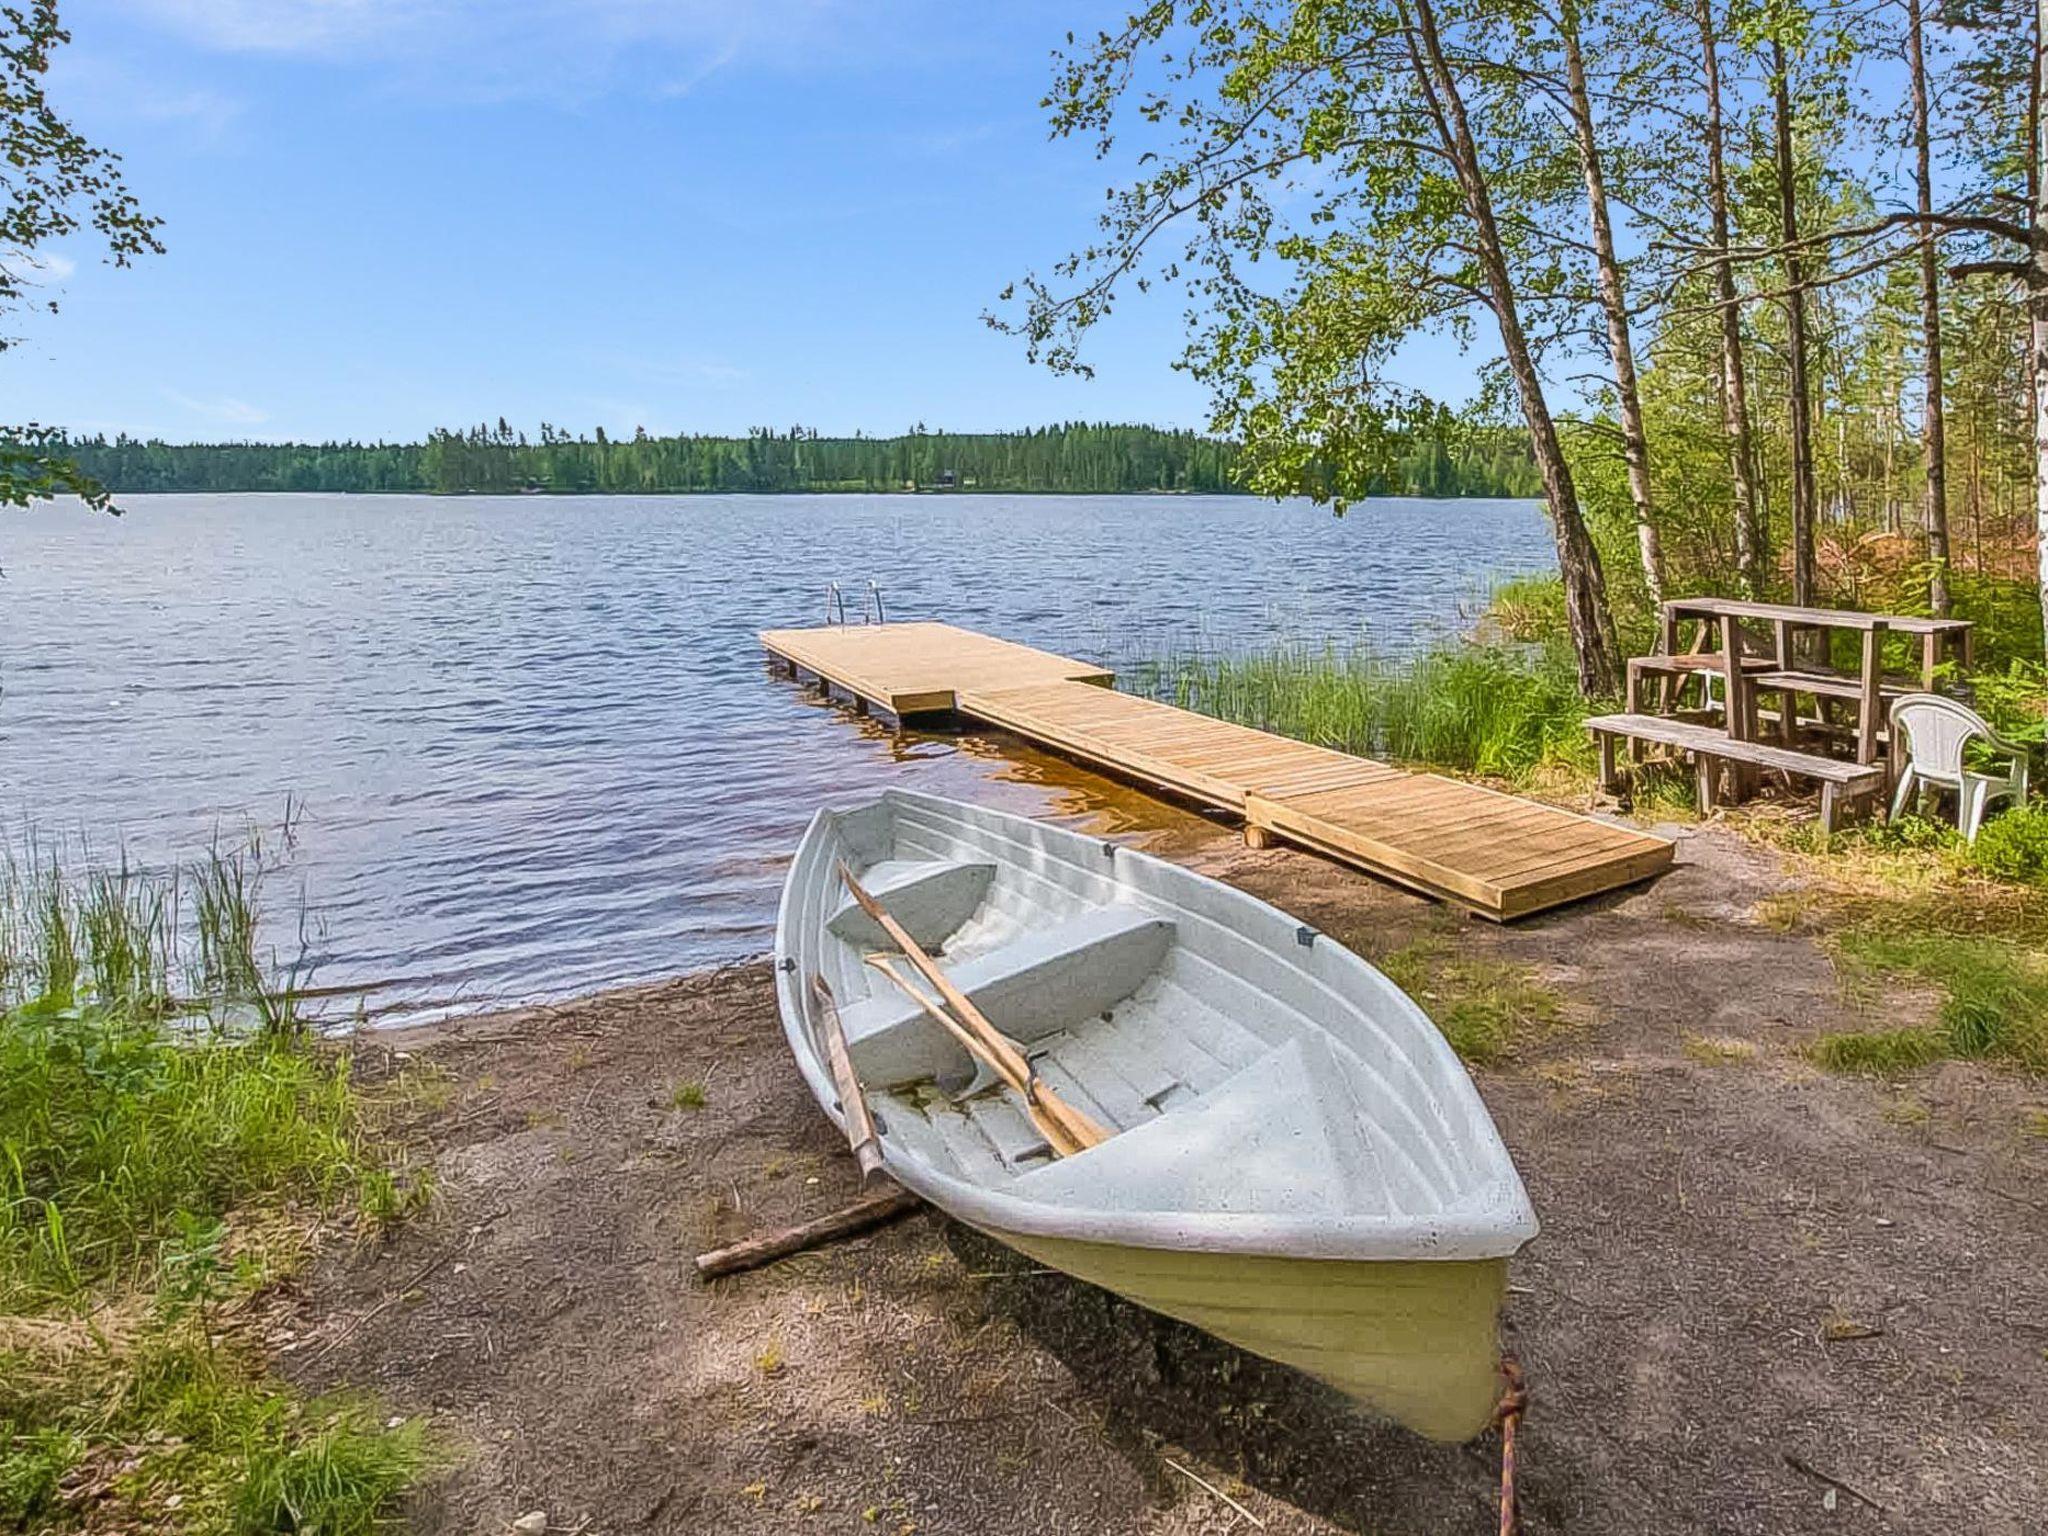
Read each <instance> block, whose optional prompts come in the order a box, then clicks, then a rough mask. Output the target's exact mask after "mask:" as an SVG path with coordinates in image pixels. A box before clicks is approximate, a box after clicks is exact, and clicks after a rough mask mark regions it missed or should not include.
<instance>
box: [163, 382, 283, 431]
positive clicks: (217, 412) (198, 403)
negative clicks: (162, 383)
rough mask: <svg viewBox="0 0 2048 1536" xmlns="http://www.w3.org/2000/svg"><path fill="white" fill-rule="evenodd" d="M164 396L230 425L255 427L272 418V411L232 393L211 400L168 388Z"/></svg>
mask: <svg viewBox="0 0 2048 1536" xmlns="http://www.w3.org/2000/svg"><path fill="white" fill-rule="evenodd" d="M164 398H165V399H166V400H168V401H170V402H171V404H173V405H175V406H178V407H179V408H180V409H182V410H185V411H189V412H190V413H191V414H192V415H194V416H200V417H204V418H205V419H206V420H208V421H217V422H220V423H222V424H223V425H225V426H230V427H254V426H260V425H261V424H262V423H264V422H266V421H268V420H270V412H268V411H266V410H264V409H262V408H261V407H260V406H254V405H251V404H249V402H248V401H246V400H237V399H235V397H234V396H232V395H221V396H218V397H216V398H214V399H211V400H202V399H198V398H196V397H194V396H192V395H187V394H181V393H179V392H178V391H177V390H175V389H166V390H165V391H164Z"/></svg>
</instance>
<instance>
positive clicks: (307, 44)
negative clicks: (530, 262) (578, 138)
mask: <svg viewBox="0 0 2048 1536" xmlns="http://www.w3.org/2000/svg"><path fill="white" fill-rule="evenodd" d="M126 3H127V5H128V6H129V8H130V9H131V10H133V11H135V12H138V13H140V14H141V15H143V16H144V17H146V18H148V19H149V20H151V21H153V22H155V23H156V24H157V25H158V26H160V27H162V28H163V29H165V30H167V31H169V32H172V33H174V34H176V35H178V36H180V37H183V38H185V39H186V40H188V41H190V42H193V43H196V44H198V45H199V46H201V47H204V48H208V49H212V50H215V51H218V52H224V53H260V54H273V55H280V56H289V57H296V58H304V59H309V60H317V61H321V62H329V63H376V64H378V65H381V66H383V67H384V68H386V69H387V70H388V71H389V72H390V73H391V75H392V76H393V77H395V78H396V79H398V80H399V81H400V82H401V83H403V84H405V85H407V86H408V87H411V88H414V89H424V90H430V91H432V92H433V93H434V94H437V95H440V96H445V97H453V98H457V99H466V100H475V99H484V100H498V99H505V98H513V97H536V96H537V97H550V98H567V99H574V98H578V97H582V96H586V95H588V94H590V93H591V92H592V91H594V90H596V89H599V88H601V87H604V86H607V85H609V84H611V83H613V82H614V81H615V80H616V79H617V78H618V77H620V76H622V75H630V76H632V77H633V78H635V79H637V80H638V81H639V82H640V84H641V85H642V86H643V88H644V89H646V90H648V91H649V92H650V93H652V94H655V95H662V96H681V95H686V94H688V93H689V92H690V91H692V90H694V89H695V88H696V87H697V86H699V85H701V84H702V83H703V82H704V81H705V80H706V79H708V78H709V77H710V76H712V75H713V74H716V73H717V72H718V71H719V70H721V69H724V68H725V67H726V66H728V65H729V64H731V63H733V62H734V61H735V60H737V59H740V58H742V57H744V56H750V55H751V56H754V57H758V58H762V59H765V60H767V61H769V62H780V61H784V60H788V59H803V58H813V57H819V56H822V55H824V54H825V53H826V50H827V49H828V47H839V46H843V45H844V43H845V42H846V40H847V38H846V37H845V36H835V37H834V39H833V40H832V42H831V43H830V44H828V43H827V41H826V40H825V38H824V37H823V36H822V35H821V34H823V33H824V32H826V31H828V30H829V31H831V32H833V33H835V34H838V33H840V31H841V28H840V27H839V26H838V25H837V23H838V22H839V21H840V20H841V19H842V18H843V16H844V8H845V0H126ZM846 30H847V32H848V33H849V34H850V31H851V29H846ZM868 30H869V32H870V33H871V32H872V30H873V29H872V28H871V27H870V28H869V29H868Z"/></svg>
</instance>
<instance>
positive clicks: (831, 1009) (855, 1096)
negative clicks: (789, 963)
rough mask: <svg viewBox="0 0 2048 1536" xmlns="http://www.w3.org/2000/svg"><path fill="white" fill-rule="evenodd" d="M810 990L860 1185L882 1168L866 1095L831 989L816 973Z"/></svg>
mask: <svg viewBox="0 0 2048 1536" xmlns="http://www.w3.org/2000/svg"><path fill="white" fill-rule="evenodd" d="M811 988H812V990H813V991H815V992H816V993H817V994H818V1006H819V1009H820V1011H821V1014H822V1017H823V1021H824V1029H823V1031H822V1033H823V1034H824V1036H825V1060H826V1062H827V1064H828V1065H830V1067H831V1068H832V1082H833V1084H834V1086H835V1087H837V1088H838V1090H839V1112H840V1114H842V1115H843V1116H844V1117H845V1119H846V1144H847V1145H848V1146H850V1147H852V1148H853V1158H854V1161H855V1162H857V1163H859V1164H860V1176H861V1180H862V1182H866V1181H867V1180H868V1179H871V1178H873V1177H874V1175H875V1173H876V1172H877V1171H878V1170H879V1169H880V1168H881V1166H882V1141H881V1138H880V1137H879V1136H877V1135H876V1134H875V1117H874V1116H873V1115H871V1114H870V1113H868V1101H867V1095H865V1094H864V1093H862V1092H861V1089H860V1078H859V1076H858V1075H856V1074H855V1072H854V1070H853V1057H852V1056H850V1055H849V1054H848V1053H847V1049H846V1030H845V1028H844V1027H843V1026H842V1025H841V1024H840V1022H839V1004H838V1002H837V1000H836V999H834V998H833V996H832V989H831V987H829V986H827V985H826V984H825V978H824V977H823V976H821V975H819V974H817V973H816V972H813V973H812V974H811Z"/></svg>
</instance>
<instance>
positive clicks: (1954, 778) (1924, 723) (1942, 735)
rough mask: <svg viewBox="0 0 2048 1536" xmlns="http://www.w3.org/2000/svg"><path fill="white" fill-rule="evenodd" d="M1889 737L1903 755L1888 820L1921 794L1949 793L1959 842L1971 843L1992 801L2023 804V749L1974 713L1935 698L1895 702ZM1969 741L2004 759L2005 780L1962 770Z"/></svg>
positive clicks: (1906, 698) (1925, 696)
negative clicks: (1952, 794) (1902, 748)
mask: <svg viewBox="0 0 2048 1536" xmlns="http://www.w3.org/2000/svg"><path fill="white" fill-rule="evenodd" d="M1892 731H1893V732H1894V734H1895V735H1896V736H1897V737H1898V738H1900V739H1901V740H1903V741H1904V743H1905V747H1906V752H1907V760H1906V767H1905V770H1904V771H1903V772H1902V773H1900V775H1899V789H1898V793H1897V794H1896V795H1894V796H1893V797H1892V815H1894V816H1897V815H1899V814H1900V813H1901V812H1902V811H1904V810H1905V809H1906V807H1907V806H1908V805H1910V804H1912V803H1913V801H1914V799H1915V798H1916V797H1917V796H1918V795H1919V793H1920V791H1921V790H1923V789H1926V788H1929V787H1933V788H1939V789H1952V790H1954V791H1955V792H1956V822H1957V825H1958V826H1959V827H1961V829H1962V833H1963V840H1964V841H1965V842H1975V841H1976V840H1977V829H1978V828H1979V827H1981V826H1983V825H1984V811H1985V808H1986V807H1987V806H1989V805H1990V804H1991V802H1992V801H1994V800H2006V799H2010V800H2011V801H2012V802H2013V804H2015V805H2023V804H2025V803H2026V798H2027V749H2026V748H2025V747H2022V746H2018V745H2016V744H2015V743H2013V742H2010V741H2007V740H2006V739H2005V738H2004V737H2003V736H2001V735H1999V734H1998V732H1996V731H1994V730H1993V729H1992V728H1991V725H1990V723H1989V722H1988V721H1986V720H1985V718H1984V717H1983V716H1982V715H1980V714H1978V713H1977V712H1976V711H1975V710H1974V709H1970V708H1968V707H1967V706H1965V705H1962V704H1958V703H1957V702H1956V701H1955V700H1954V699H1950V698H1944V697H1943V696H1942V695H1940V694H1938V693H1909V694H1905V695H1903V696H1902V697H1900V698H1898V699H1897V700H1895V701H1893V704H1892ZM1972 740H1981V741H1983V742H1984V743H1985V744H1986V745H1988V746H1989V747H1990V748H1991V749H1992V750H1993V751H1994V752H1998V753H2001V754H2003V755H2004V756H2005V757H2006V759H2007V764H2008V766H2007V769H2006V771H2005V773H2004V774H2002V775H2000V774H1988V773H1976V772H1973V771H1972V770H1970V769H1968V768H1965V767H1964V766H1963V749H1964V748H1965V747H1966V746H1968V745H1969V743H1970V742H1971V741H1972Z"/></svg>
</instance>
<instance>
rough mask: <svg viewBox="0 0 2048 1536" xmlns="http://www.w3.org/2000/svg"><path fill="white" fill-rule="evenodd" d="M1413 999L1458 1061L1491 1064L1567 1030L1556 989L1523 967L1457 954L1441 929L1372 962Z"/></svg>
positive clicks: (1473, 955) (1451, 940)
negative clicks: (1552, 988)
mask: <svg viewBox="0 0 2048 1536" xmlns="http://www.w3.org/2000/svg"><path fill="white" fill-rule="evenodd" d="M1378 964H1379V968H1380V969H1381V970H1382V971H1384V972H1386V974H1387V978H1388V980H1390V981H1392V982H1393V983H1394V985H1395V986H1397V987H1399V988H1400V989H1401V990H1402V991H1404V992H1406V993H1407V994H1408V995H1409V996H1410V997H1412V998H1414V999H1415V1001H1416V1003H1417V1004H1419V1005H1420V1006H1421V1008H1422V1011H1423V1012H1424V1013H1427V1014H1428V1015H1429V1016H1430V1018H1431V1019H1432V1020H1433V1021H1435V1023H1436V1027H1437V1028H1438V1029H1440V1030H1441V1031H1443V1036H1444V1038H1445V1039H1446V1040H1448V1041H1449V1042H1450V1043H1451V1049H1452V1050H1454V1051H1456V1052H1457V1053H1458V1056H1459V1058H1460V1059H1461V1060H1464V1061H1467V1062H1471V1063H1472V1064H1473V1065H1475V1066H1494V1065H1497V1064H1499V1063H1500V1062H1503V1061H1506V1060H1508V1059H1510V1058H1511V1057H1513V1056H1515V1055H1516V1054H1517V1053H1518V1052H1520V1051H1521V1049H1522V1048H1523V1047H1524V1046H1526V1045H1529V1044H1531V1043H1533V1042H1535V1041H1537V1040H1541V1039H1545V1038H1547V1037H1549V1036H1551V1035H1554V1034H1556V1033H1557V1032H1558V1031H1559V1030H1561V1029H1562V1028H1564V1027H1565V1022H1566V1021H1565V1016H1564V1008H1563V1004H1562V1002H1561V1001H1560V1000H1559V998H1558V995H1557V994H1556V992H1554V991H1552V990H1551V989H1550V988H1549V987H1546V986H1544V985H1543V984H1542V983H1541V982H1539V981H1537V980H1536V979H1535V978H1534V977H1533V976H1532V975H1531V974H1530V973H1529V970H1528V968H1527V967H1526V966H1522V965H1517V964H1515V963H1513V962H1511V961H1506V960H1498V959H1495V958H1493V957H1492V956H1490V955H1478V954H1460V953H1459V952H1458V951H1457V948H1456V945H1455V941H1454V940H1453V939H1452V938H1450V937H1449V936H1447V935H1444V934H1437V933H1431V934H1425V935H1424V936H1423V937H1421V938H1419V939H1416V940H1415V941H1414V942H1412V943H1410V944H1407V945H1404V946H1403V947H1402V948H1400V949H1397V950H1395V951H1394V952H1393V953H1392V954H1389V955H1386V956H1384V957H1383V958H1381V959H1380V960H1379V962H1378Z"/></svg>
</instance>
